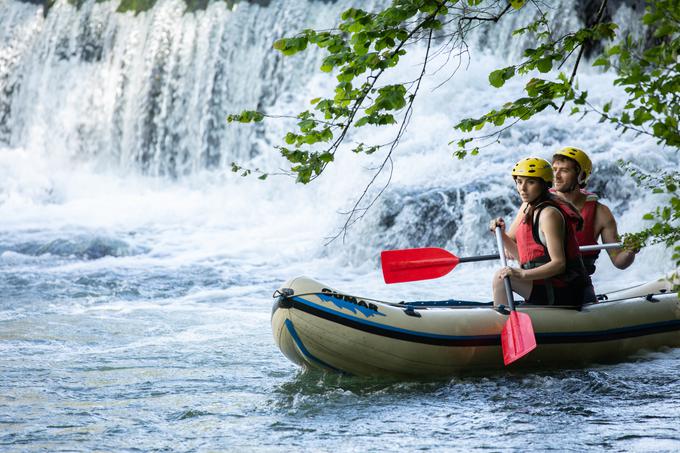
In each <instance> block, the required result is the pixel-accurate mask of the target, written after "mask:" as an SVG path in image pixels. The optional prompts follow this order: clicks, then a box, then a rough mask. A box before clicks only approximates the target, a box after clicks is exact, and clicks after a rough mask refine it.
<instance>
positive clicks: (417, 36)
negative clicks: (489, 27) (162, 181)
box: [228, 0, 680, 265]
mask: <svg viewBox="0 0 680 453" xmlns="http://www.w3.org/2000/svg"><path fill="white" fill-rule="evenodd" d="M605 6H606V0H603V1H602V3H601V6H600V9H599V11H598V13H597V17H596V18H595V20H594V23H593V25H591V26H587V27H582V28H580V29H578V30H573V31H569V32H566V33H564V34H562V35H559V36H555V35H554V32H553V31H552V29H551V25H552V24H553V23H554V22H555V21H557V20H559V19H558V18H549V17H547V16H546V15H545V14H543V13H542V12H541V10H540V9H539V7H538V5H537V3H535V2H525V1H519V0H510V1H491V0H486V1H485V0H467V1H456V0H393V1H392V3H391V5H389V6H388V7H386V8H384V9H383V10H381V11H378V12H375V13H372V12H368V11H364V10H362V9H358V8H350V9H348V10H346V11H345V12H344V13H343V14H342V16H341V18H340V23H339V25H338V26H337V28H336V29H333V30H329V31H316V30H303V31H302V32H301V33H299V34H298V35H296V36H294V37H290V38H283V39H280V40H278V41H276V42H275V43H274V48H275V49H276V50H277V51H279V52H281V53H282V54H283V55H286V56H287V55H295V54H297V53H299V52H302V51H305V50H307V49H308V48H309V46H316V47H318V48H320V49H323V50H324V51H325V52H326V56H325V58H324V59H323V62H322V64H321V67H320V70H321V71H323V72H327V73H332V74H333V75H335V78H336V80H337V84H336V86H335V90H334V95H333V96H329V97H324V98H316V99H313V100H312V101H311V105H312V106H313V107H312V108H311V109H310V110H306V111H304V112H301V113H300V114H298V115H297V117H296V120H297V128H296V129H295V130H293V131H290V132H288V133H287V134H286V135H285V137H284V139H283V141H284V142H285V145H283V146H280V147H279V148H278V149H279V151H280V153H281V154H282V155H283V156H284V157H285V158H286V159H287V160H288V161H289V163H290V164H291V166H290V170H291V172H292V173H293V174H294V175H295V176H296V178H297V181H298V182H301V183H308V182H310V181H312V180H313V179H314V178H316V177H317V176H319V175H320V174H321V173H322V172H323V171H324V169H325V168H326V167H327V165H328V164H329V163H331V162H333V160H334V158H335V154H336V152H337V151H338V149H339V146H340V145H341V144H342V143H343V141H344V140H345V138H346V135H347V133H348V131H349V130H350V129H351V128H359V127H367V126H375V127H381V126H395V127H396V125H399V126H398V129H397V133H396V136H395V138H394V140H393V141H392V142H391V143H388V144H387V145H370V144H365V143H359V144H356V145H355V146H354V147H353V149H352V150H353V151H354V152H355V153H367V154H370V153H375V152H377V151H380V150H382V149H383V148H387V150H388V151H387V153H386V158H385V159H386V161H387V160H388V159H390V156H391V152H392V150H393V149H394V147H395V146H396V144H397V143H398V141H399V138H400V137H401V134H402V133H403V131H404V129H405V125H406V123H407V122H408V119H409V117H410V111H411V106H412V103H413V100H414V99H415V97H416V95H417V91H418V87H419V85H420V80H421V79H422V77H423V76H424V75H425V69H426V66H427V63H428V58H429V55H430V48H431V46H433V45H435V46H437V45H438V46H440V47H439V48H438V49H437V50H436V52H445V51H448V52H449V53H453V50H454V49H453V48H452V47H448V48H447V47H446V45H448V43H451V42H456V43H459V44H458V45H459V46H460V47H459V49H457V50H459V51H461V52H464V51H466V50H467V48H466V47H465V44H464V43H465V37H466V34H467V33H468V32H469V30H471V29H472V28H474V27H475V26H478V25H479V24H480V23H482V22H492V23H496V22H498V21H500V20H502V19H503V17H504V16H505V15H506V14H507V13H508V12H510V11H514V10H518V9H522V8H528V7H535V8H536V9H537V11H538V12H540V14H539V15H538V18H537V19H536V20H533V21H531V22H529V23H527V24H524V25H523V26H521V27H519V28H517V29H516V30H515V31H514V32H513V36H522V37H524V38H525V39H530V40H531V42H532V43H533V45H531V46H530V47H529V48H527V49H526V50H525V51H524V53H523V60H522V61H521V62H518V63H516V64H513V65H510V66H508V67H505V68H499V69H497V70H494V71H492V72H491V74H489V83H490V84H491V85H492V86H494V87H497V88H499V87H502V86H503V85H504V84H505V83H506V82H507V81H508V80H510V79H513V78H515V77H529V80H528V82H527V83H526V85H525V86H524V91H525V93H526V94H525V95H524V96H521V97H519V98H518V99H515V100H512V101H509V102H507V103H505V104H503V105H502V106H501V107H498V108H495V109H492V110H491V111H489V112H487V113H485V114H483V115H482V116H480V117H477V118H464V119H461V120H460V121H459V122H458V123H457V124H455V126H454V128H455V129H457V130H459V131H460V132H462V133H463V134H465V135H464V136H463V137H462V138H460V139H459V140H457V141H456V142H455V144H456V149H455V150H454V155H455V156H457V157H459V158H463V157H465V156H466V155H467V154H478V153H479V152H480V150H481V149H482V148H483V147H484V146H488V145H489V144H491V143H494V142H496V141H498V140H499V138H500V136H501V133H502V132H503V130H505V129H506V128H508V127H511V126H512V125H513V124H515V123H516V122H518V121H520V120H527V119H529V118H531V117H533V116H534V115H537V114H539V113H541V112H543V111H544V110H546V109H555V110H558V111H560V112H561V111H562V109H563V108H564V107H565V106H566V105H567V104H569V105H570V107H571V108H570V112H571V114H572V115H577V114H578V115H587V114H591V113H594V114H598V115H600V119H601V122H608V123H611V124H612V125H613V127H615V128H617V129H620V130H621V132H622V133H625V132H634V133H638V134H648V135H650V136H653V137H655V138H656V139H657V140H658V142H659V143H660V144H662V145H664V146H666V147H668V148H670V149H671V150H674V151H676V152H677V149H678V148H679V147H680V133H679V131H678V121H679V118H678V115H679V113H680V102H678V101H679V100H680V99H678V97H679V96H680V95H679V93H680V75H679V74H680V71H679V69H680V30H679V27H680V25H679V24H680V3H678V2H677V1H676V0H656V1H649V2H647V9H646V14H645V15H644V17H643V25H644V27H645V29H646V30H647V31H648V32H649V33H648V34H649V35H650V36H652V42H651V43H650V42H648V41H645V40H635V39H633V38H632V37H629V36H623V37H619V36H617V32H618V26H617V25H616V24H615V23H608V22H603V21H602V18H603V17H604V16H603V12H604V9H605ZM435 33H436V34H437V37H438V38H448V39H438V40H437V41H436V42H433V35H434V34H435ZM416 42H421V43H422V42H424V43H425V44H426V46H427V51H428V52H427V53H426V55H425V57H424V61H423V65H422V72H421V75H420V77H419V78H418V79H417V80H416V81H415V82H413V81H411V82H403V83H392V84H381V83H380V82H381V80H382V79H383V78H384V75H385V74H386V73H388V72H389V71H390V70H392V69H393V68H395V67H396V66H397V65H398V64H399V63H400V61H401V59H402V57H403V56H404V55H405V54H406V52H407V49H408V47H409V46H410V45H411V44H414V43H416ZM442 43H445V44H442ZM593 43H608V44H609V47H607V48H606V49H605V51H604V52H603V53H602V55H601V56H600V57H599V58H597V59H596V60H595V61H594V65H595V66H599V67H601V68H602V69H603V70H606V71H615V73H616V75H617V78H616V79H615V81H614V84H615V85H618V86H621V87H623V89H624V90H625V93H626V95H627V99H625V103H624V105H623V106H621V107H616V108H614V107H613V106H614V102H613V101H610V102H607V103H606V104H605V105H603V106H601V107H596V106H594V105H592V104H591V102H590V100H589V97H588V92H587V91H586V90H580V89H579V88H578V87H577V85H576V83H575V81H574V79H575V75H576V73H577V69H578V67H579V64H580V61H581V57H582V55H583V51H584V48H585V47H586V46H588V45H592V44H593ZM573 54H576V60H575V63H574V64H573V68H572V72H571V74H570V75H567V74H566V73H565V72H563V71H561V69H562V67H563V66H564V65H565V64H566V63H567V62H568V61H572V60H570V57H571V56H572V55H573ZM543 74H544V75H543ZM267 116H269V115H267V114H265V113H262V112H252V111H249V112H242V113H241V114H237V115H230V116H229V118H228V120H229V121H232V122H233V121H239V122H246V123H247V122H255V121H262V120H263V119H264V118H266V117H267ZM489 129H491V130H492V132H488V130H489ZM481 130H486V131H487V132H486V133H485V135H482V136H474V135H470V134H474V133H478V132H479V131H481ZM384 165H385V164H384V163H383V166H381V167H380V168H379V169H378V171H382V169H383V167H384ZM237 168H238V170H236V171H242V168H241V167H238V166H237ZM629 170H630V171H631V173H632V174H633V176H635V177H637V178H642V179H640V180H641V181H646V182H647V183H648V184H649V185H650V187H651V190H653V191H655V192H662V193H663V194H665V200H668V201H667V202H665V201H664V202H663V203H662V204H661V205H660V206H659V207H658V208H656V209H655V210H654V211H652V212H650V213H648V214H646V215H645V218H646V219H648V220H650V221H651V222H654V223H653V225H652V226H651V227H649V228H647V229H645V230H644V231H641V232H638V233H635V234H630V235H627V236H626V237H625V243H626V246H627V247H638V246H640V245H642V244H644V243H647V242H651V243H654V242H665V243H666V244H667V245H668V246H669V247H675V252H676V253H675V255H674V259H676V260H677V261H678V265H680V233H679V231H680V230H679V229H680V226H679V225H678V224H679V223H680V220H679V217H680V200H679V198H678V193H677V187H678V186H679V185H680V181H679V179H678V178H679V175H678V173H677V172H669V173H665V174H663V175H655V176H650V175H646V176H644V175H642V174H641V173H639V172H633V171H632V169H629ZM374 180H375V178H374ZM372 182H373V180H372V181H371V183H372ZM369 185H370V184H369ZM383 190H384V189H383ZM364 195H365V193H364ZM362 198H363V196H362V197H361V198H360V201H361V199H362ZM374 201H375V200H373V201H371V202H370V203H369V204H368V207H370V205H371V204H372V203H373V202H374ZM358 203H359V202H357V205H355V209H354V210H352V213H351V214H350V217H351V215H352V214H354V213H355V211H356V210H357V209H360V210H361V209H367V208H368V207H364V208H358V206H359V204H358ZM348 222H349V221H348ZM347 225H348V224H346V226H347Z"/></svg>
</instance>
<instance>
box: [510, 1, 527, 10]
mask: <svg viewBox="0 0 680 453" xmlns="http://www.w3.org/2000/svg"><path fill="white" fill-rule="evenodd" d="M524 3H526V1H525V0H510V6H512V7H513V8H515V9H521V8H522V6H524Z"/></svg>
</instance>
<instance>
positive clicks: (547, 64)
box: [536, 58, 552, 72]
mask: <svg viewBox="0 0 680 453" xmlns="http://www.w3.org/2000/svg"><path fill="white" fill-rule="evenodd" d="M536 68H537V69H538V70H539V71H540V72H549V71H550V70H551V69H552V58H541V59H540V60H538V62H536Z"/></svg>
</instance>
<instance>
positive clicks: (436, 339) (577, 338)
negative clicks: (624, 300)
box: [292, 297, 680, 346]
mask: <svg viewBox="0 0 680 453" xmlns="http://www.w3.org/2000/svg"><path fill="white" fill-rule="evenodd" d="M292 299H293V301H294V302H295V303H296V304H297V308H299V309H301V310H303V311H306V312H308V313H310V314H312V315H315V316H319V317H322V318H325V319H328V320H329V321H332V322H336V323H339V324H343V325H346V326H348V327H351V328H355V329H359V330H362V331H366V332H369V333H373V334H376V335H381V336H386V337H391V338H396V339H400V340H405V341H411V342H417V343H425V344H434V345H442V346H491V345H500V334H498V335H474V336H453V335H439V334H433V333H429V332H419V331H414V330H408V329H402V328H399V327H393V326H387V325H384V324H380V323H376V322H373V321H368V320H365V319H361V318H358V317H354V316H350V315H347V314H344V313H339V312H337V311H335V310H333V309H330V308H327V307H324V306H321V305H318V304H316V303H314V302H310V301H309V300H306V299H302V298H300V297H293V298H292ZM678 330H680V320H677V319H676V320H669V321H660V322H655V323H648V324H639V325H636V326H628V327H619V328H615V329H609V330H600V331H585V332H545V333H536V342H537V343H539V344H562V343H595V342H601V341H612V340H620V339H624V338H634V337H640V336H645V335H654V334H660V333H667V332H675V331H678Z"/></svg>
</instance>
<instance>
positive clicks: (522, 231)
mask: <svg viewBox="0 0 680 453" xmlns="http://www.w3.org/2000/svg"><path fill="white" fill-rule="evenodd" d="M548 206H552V207H555V208H557V209H558V210H559V212H560V214H562V218H563V219H564V220H565V222H564V223H565V237H564V253H565V255H566V260H567V269H566V270H565V272H564V273H563V274H560V275H557V276H555V277H552V278H550V279H548V282H547V283H549V284H552V285H553V286H555V287H565V286H567V285H573V284H577V285H583V286H585V284H586V283H585V282H586V280H587V279H586V273H585V269H584V267H583V262H582V261H581V252H579V249H578V243H577V242H576V230H578V229H579V228H580V226H581V222H582V221H581V217H580V216H579V214H578V212H576V211H575V210H574V208H573V206H572V205H571V204H570V203H568V202H566V201H564V200H562V199H561V198H559V197H557V196H552V197H551V198H550V199H548V200H546V201H543V202H541V203H539V204H538V205H537V206H536V207H535V213H534V221H533V222H532V223H531V224H529V223H526V219H523V220H522V221H521V222H520V224H519V226H518V227H517V231H516V233H515V238H516V240H517V249H518V252H519V261H520V264H521V265H522V268H524V269H532V268H535V267H538V266H541V265H543V264H545V263H547V262H549V261H550V255H549V254H548V249H547V247H546V246H545V245H543V244H542V243H541V241H540V238H539V234H538V218H539V216H540V212H541V211H542V210H543V209H544V208H546V207H548ZM534 284H546V282H545V281H543V280H534Z"/></svg>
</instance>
